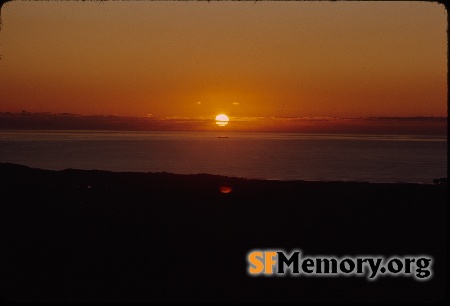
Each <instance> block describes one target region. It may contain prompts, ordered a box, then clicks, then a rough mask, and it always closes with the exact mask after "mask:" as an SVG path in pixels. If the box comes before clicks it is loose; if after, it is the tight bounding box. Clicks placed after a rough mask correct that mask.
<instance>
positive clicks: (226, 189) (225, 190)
mask: <svg viewBox="0 0 450 306" xmlns="http://www.w3.org/2000/svg"><path fill="white" fill-rule="evenodd" d="M219 189H220V192H221V193H230V192H231V190H232V188H231V187H229V186H220V187H219Z"/></svg>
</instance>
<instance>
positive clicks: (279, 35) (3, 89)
mask: <svg viewBox="0 0 450 306" xmlns="http://www.w3.org/2000/svg"><path fill="white" fill-rule="evenodd" d="M1 18H2V30H1V33H0V43H1V45H0V47H1V60H0V97H1V98H0V111H2V112H7V111H9V112H17V111H21V110H27V111H31V112H70V113H78V114H88V115H92V114H117V115H119V116H146V115H147V114H152V116H154V117H165V116H180V117H185V118H186V117H187V118H191V117H192V118H197V117H207V118H209V117H211V118H214V117H215V116H216V115H217V114H218V113H226V114H227V115H229V116H230V117H233V118H239V117H284V116H287V117H323V116H331V117H347V118H349V117H370V116H390V117H395V116H444V117H446V116H447V33H446V30H447V12H446V10H445V8H444V6H443V5H440V4H437V3H429V2H383V1H381V2H363V1H356V2H345V1H339V2H322V1H319V2H295V1H293V2H256V3H255V2H253V1H251V2H234V1H233V2H213V1H211V2H198V1H187V2H185V1H182V2H166V1H164V2H159V1H108V2H82V1H23V2H22V1H13V2H8V3H6V4H4V5H3V7H2V10H1ZM230 125H231V123H230Z"/></svg>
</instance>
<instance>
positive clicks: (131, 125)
mask: <svg viewBox="0 0 450 306" xmlns="http://www.w3.org/2000/svg"><path fill="white" fill-rule="evenodd" d="M0 130H106V131H112V130H115V131H220V132H223V131H226V132H298V133H349V134H400V135H402V134H405V135H406V134H409V135H447V117H360V118H336V117H236V118H231V119H230V124H229V125H228V126H227V127H218V126H217V125H216V124H215V121H214V119H213V118H204V117H198V118H184V117H124V116H117V115H81V114H72V113H50V112H39V113H35V112H27V111H22V112H17V113H13V112H0Z"/></svg>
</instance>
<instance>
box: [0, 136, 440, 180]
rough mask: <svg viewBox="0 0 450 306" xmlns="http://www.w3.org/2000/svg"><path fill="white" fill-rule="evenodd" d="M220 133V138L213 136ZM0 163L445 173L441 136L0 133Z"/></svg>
mask: <svg viewBox="0 0 450 306" xmlns="http://www.w3.org/2000/svg"><path fill="white" fill-rule="evenodd" d="M225 135H226V136H228V138H219V136H225ZM0 162H2V163H17V164H21V165H25V166H30V167H37V168H43V169H51V170H62V169H67V168H73V169H98V170H108V171H125V172H170V173H178V174H196V173H208V174H217V175H225V176H231V177H244V178H255V179H267V180H307V181H359V182H376V183H378V182H380V183H381V182H389V183H390V182H392V183H394V182H407V183H421V184H432V183H433V179H434V178H440V177H447V137H446V136H428V135H427V136H420V135H350V134H299V133H237V132H236V133H227V134H221V133H218V132H128V131H125V132H122V131H121V132H109V131H0Z"/></svg>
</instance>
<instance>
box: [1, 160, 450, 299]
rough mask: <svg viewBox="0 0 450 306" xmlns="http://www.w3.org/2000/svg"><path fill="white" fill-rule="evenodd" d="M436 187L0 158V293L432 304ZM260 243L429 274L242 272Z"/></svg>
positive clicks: (440, 278)
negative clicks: (429, 260) (401, 259)
mask: <svg viewBox="0 0 450 306" xmlns="http://www.w3.org/2000/svg"><path fill="white" fill-rule="evenodd" d="M220 187H229V188H222V191H230V188H231V192H229V193H222V192H221V191H220ZM446 188H447V187H446V186H444V185H418V184H371V183H349V182H304V181H289V182H287V181H259V180H246V179H239V178H227V177H221V176H214V175H206V174H198V175H175V174H168V173H114V172H107V171H96V170H91V171H87V170H72V169H69V170H63V171H48V170H41V169H31V168H28V167H24V166H19V165H13V164H0V194H1V201H0V203H1V204H0V209H1V212H0V215H1V232H0V235H1V243H2V245H1V248H0V265H1V266H0V295H1V297H2V298H3V299H7V300H12V301H33V302H48V301H105V302H108V301H124V302H134V301H141V302H155V301H194V302H200V301H231V302H234V301H255V302H263V301H269V302H277V301H280V302H286V301H292V302H307V301H312V302H315V301H322V302H326V301H337V302H351V301H361V302H369V301H376V302H387V301H395V302H435V301H439V300H441V299H442V298H443V297H444V296H445V292H446V287H447V286H446V270H447V267H446V260H447V259H446V230H447V218H446V213H447V212H446V202H447V189H446ZM270 248H272V249H274V248H276V249H284V250H286V251H288V252H290V251H291V250H293V249H301V250H302V252H303V254H305V256H307V255H310V256H316V255H325V256H338V257H341V256H344V255H348V256H357V255H384V256H386V257H390V256H394V255H396V256H406V255H413V256H417V255H427V256H431V257H433V258H434V263H433V266H432V270H433V277H432V279H430V280H428V281H425V282H419V281H417V280H416V279H414V278H413V277H402V276H399V277H392V276H386V277H379V278H378V279H377V280H376V281H371V282H369V281H367V280H366V278H361V277H355V276H349V277H343V276H339V277H333V278H325V277H305V276H300V277H250V276H248V274H247V272H246V271H247V259H246V256H247V254H248V253H249V252H250V251H251V250H254V249H270Z"/></svg>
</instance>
